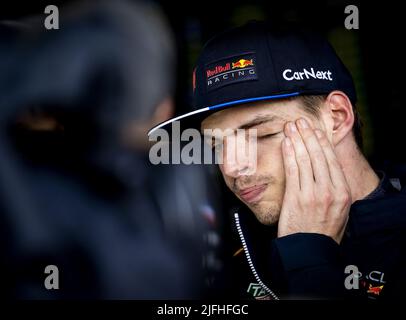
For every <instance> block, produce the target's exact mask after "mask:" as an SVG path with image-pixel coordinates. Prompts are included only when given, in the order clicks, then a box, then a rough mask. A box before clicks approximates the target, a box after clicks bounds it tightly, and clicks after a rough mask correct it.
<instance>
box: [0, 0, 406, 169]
mask: <svg viewBox="0 0 406 320" xmlns="http://www.w3.org/2000/svg"><path fill="white" fill-rule="evenodd" d="M2 2H3V3H2V4H1V5H0V8H1V9H0V18H1V19H2V20H7V19H10V20H14V19H18V18H20V17H24V16H28V15H32V14H39V15H41V14H43V15H44V17H45V14H44V13H43V12H44V8H45V6H46V5H48V4H54V5H58V6H59V9H60V14H63V4H66V3H71V2H73V1H71V0H69V1H66V0H65V1H63V0H58V1H52V2H47V1H35V3H32V2H28V1H2ZM154 2H155V3H157V4H159V5H160V6H161V8H162V9H163V11H164V13H165V14H166V16H167V18H168V20H169V23H170V25H171V27H172V29H173V33H174V35H175V38H176V43H177V49H178V66H177V91H176V100H177V109H178V110H177V113H181V112H183V111H185V110H187V108H188V104H189V102H190V93H191V90H190V87H191V73H192V72H191V70H192V68H193V65H194V63H195V61H196V58H197V55H198V54H199V51H200V49H201V48H202V46H203V44H204V43H205V42H206V41H207V40H208V39H210V38H211V37H212V36H213V35H214V34H216V33H217V32H220V31H222V30H225V29H227V28H230V27H233V26H237V25H240V24H243V23H245V22H246V21H249V20H253V19H256V20H264V19H269V20H271V21H273V22H274V23H286V22H290V23H292V22H293V23H297V24H299V25H303V26H305V27H307V28H311V29H314V30H316V31H317V32H320V33H322V34H324V35H325V36H326V37H328V39H329V40H330V42H331V43H332V44H333V46H334V47H335V49H336V50H337V52H338V54H339V55H340V56H341V58H342V59H343V61H344V63H345V64H346V65H347V67H348V68H349V69H350V71H351V73H352V75H353V77H354V79H355V82H356V87H357V91H358V97H359V103H358V105H357V107H358V109H359V111H360V113H361V117H362V119H363V122H364V145H365V148H364V151H365V154H366V155H367V157H368V158H369V160H370V161H371V162H372V164H373V165H374V166H376V167H383V166H388V165H392V164H393V165H395V166H396V165H399V164H402V163H406V157H405V152H403V149H404V137H405V134H404V119H403V117H402V116H403V105H402V104H401V91H402V90H403V87H404V78H405V73H404V70H406V68H405V60H404V57H403V54H402V53H403V52H402V51H403V50H402V47H403V39H404V36H403V35H404V30H405V29H406V28H405V27H404V10H403V9H402V6H401V4H400V3H395V2H393V1H392V2H390V1H389V2H388V1H385V2H373V1H368V2H366V1H350V0H329V1H324V2H318V1H300V2H299V1H285V0H283V1H280V0H279V1H278V0H266V1H261V0H255V1H246V0H234V1H221V2H220V1H215V0H204V1H202V0H193V1H187V2H184V1H182V2H181V1H164V0H161V1H154ZM347 5H357V7H358V9H359V17H360V28H359V30H346V29H345V28H344V20H345V17H346V14H345V13H344V8H345V7H346V6H347Z"/></svg>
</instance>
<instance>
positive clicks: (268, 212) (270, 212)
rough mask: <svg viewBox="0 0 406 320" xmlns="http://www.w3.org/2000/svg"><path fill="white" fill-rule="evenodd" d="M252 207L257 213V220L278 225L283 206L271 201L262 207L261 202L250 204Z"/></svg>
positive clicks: (270, 224) (265, 223)
mask: <svg viewBox="0 0 406 320" xmlns="http://www.w3.org/2000/svg"><path fill="white" fill-rule="evenodd" d="M250 209H251V211H252V212H253V213H254V214H255V216H256V218H257V220H258V221H259V222H260V223H262V224H264V225H267V226H272V225H276V224H277V223H278V221H279V215H280V213H281V208H280V206H279V205H278V204H276V203H271V204H268V205H267V206H263V207H261V206H260V204H254V205H252V206H250Z"/></svg>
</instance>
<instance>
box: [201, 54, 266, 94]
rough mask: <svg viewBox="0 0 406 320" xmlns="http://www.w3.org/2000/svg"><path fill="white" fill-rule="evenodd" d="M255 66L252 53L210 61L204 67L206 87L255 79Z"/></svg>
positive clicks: (211, 87)
mask: <svg viewBox="0 0 406 320" xmlns="http://www.w3.org/2000/svg"><path fill="white" fill-rule="evenodd" d="M255 67H256V66H255V54H254V53H250V54H244V55H242V56H241V55H240V56H239V57H238V56H237V57H236V56H234V58H228V59H227V58H225V59H222V60H220V61H217V62H215V63H211V64H209V65H208V66H207V67H206V69H205V75H206V85H207V89H208V90H209V91H210V90H211V89H216V88H219V87H222V86H224V85H229V84H232V83H237V82H240V81H247V80H256V79H258V76H257V71H256V68H255Z"/></svg>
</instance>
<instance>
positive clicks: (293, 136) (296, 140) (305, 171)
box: [285, 122, 314, 190]
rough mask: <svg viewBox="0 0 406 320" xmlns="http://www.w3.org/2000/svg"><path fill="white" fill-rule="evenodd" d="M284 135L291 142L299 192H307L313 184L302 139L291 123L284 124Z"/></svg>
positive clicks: (307, 155)
mask: <svg viewBox="0 0 406 320" xmlns="http://www.w3.org/2000/svg"><path fill="white" fill-rule="evenodd" d="M285 134H286V135H287V136H288V137H289V138H290V140H291V141H292V144H293V149H294V150H295V156H296V162H297V165H298V168H299V181H300V190H308V188H312V187H313V184H314V179H313V170H312V165H311V162H310V157H309V153H308V152H307V149H306V146H305V145H304V142H303V140H302V137H301V136H300V134H299V131H298V130H297V127H296V125H295V124H294V123H293V122H288V123H287V124H286V133H285Z"/></svg>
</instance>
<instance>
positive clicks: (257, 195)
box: [239, 184, 267, 203]
mask: <svg viewBox="0 0 406 320" xmlns="http://www.w3.org/2000/svg"><path fill="white" fill-rule="evenodd" d="M266 187H267V184H260V185H257V186H253V187H249V188H246V189H242V190H241V191H240V192H239V196H240V198H241V199H242V200H243V201H244V202H247V203H254V202H257V201H259V200H260V199H261V196H262V194H263V192H264V191H265V189H266Z"/></svg>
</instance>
